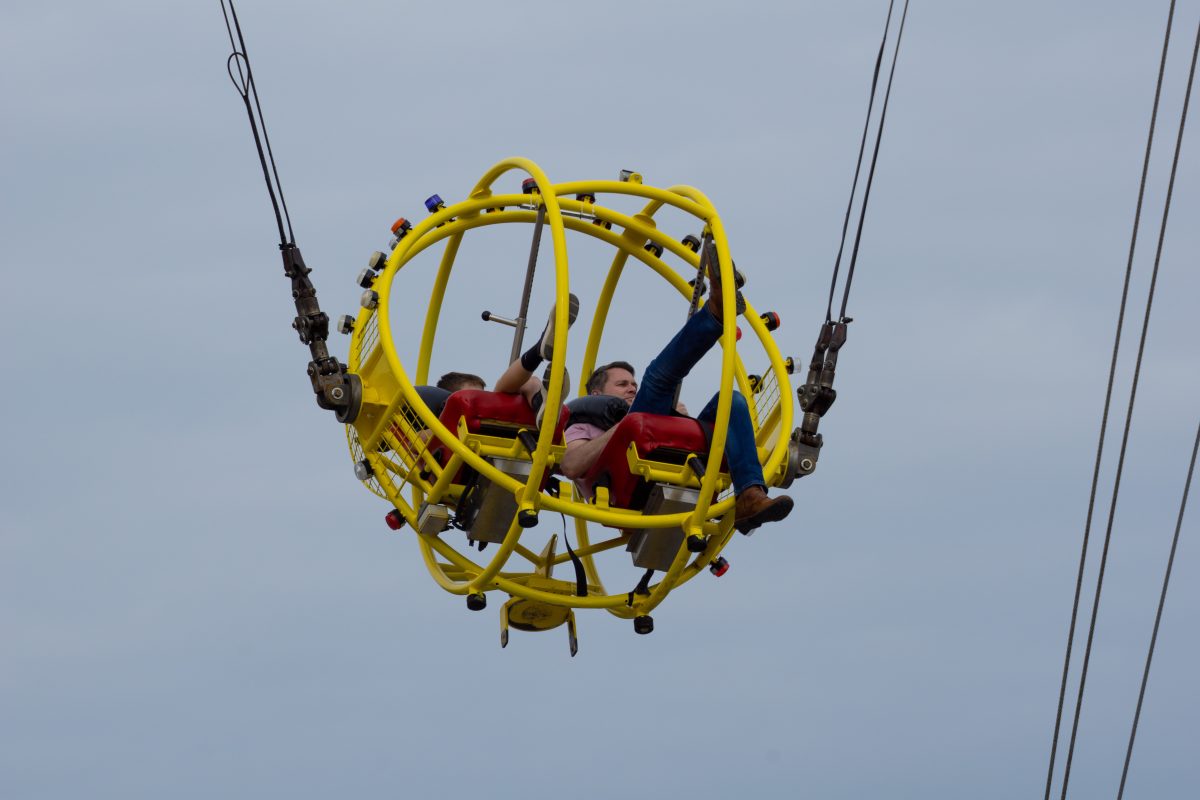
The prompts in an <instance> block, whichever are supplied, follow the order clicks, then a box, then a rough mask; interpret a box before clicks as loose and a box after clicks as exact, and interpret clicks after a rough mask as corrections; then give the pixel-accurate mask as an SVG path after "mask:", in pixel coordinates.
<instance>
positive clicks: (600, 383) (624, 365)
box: [587, 361, 637, 394]
mask: <svg viewBox="0 0 1200 800" xmlns="http://www.w3.org/2000/svg"><path fill="white" fill-rule="evenodd" d="M610 369H623V370H625V371H626V372H628V373H629V374H630V375H635V374H637V373H636V371H635V370H634V368H633V364H630V363H629V362H628V361H610V362H608V363H607V364H605V365H604V366H602V367H596V369H594V370H592V374H591V377H589V378H588V381H587V393H588V394H591V393H592V392H599V391H603V390H604V385H605V384H606V383H608V371H609V370H610Z"/></svg>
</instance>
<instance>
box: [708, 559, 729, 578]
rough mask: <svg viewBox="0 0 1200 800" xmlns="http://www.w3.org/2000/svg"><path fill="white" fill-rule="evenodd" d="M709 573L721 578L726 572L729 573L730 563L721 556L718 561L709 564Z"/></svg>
mask: <svg viewBox="0 0 1200 800" xmlns="http://www.w3.org/2000/svg"><path fill="white" fill-rule="evenodd" d="M708 571H709V572H711V573H712V574H713V575H716V576H717V577H718V578H719V577H721V576H722V575H724V574H725V573H726V572H729V562H728V561H727V560H725V557H724V556H720V557H718V558H717V560H716V561H714V562H712V563H711V564H709V566H708Z"/></svg>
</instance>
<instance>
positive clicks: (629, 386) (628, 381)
mask: <svg viewBox="0 0 1200 800" xmlns="http://www.w3.org/2000/svg"><path fill="white" fill-rule="evenodd" d="M587 390H588V394H606V395H608V396H610V397H620V398H621V399H622V400H624V401H625V402H627V403H631V402H633V396H634V395H635V394H637V379H635V378H634V377H633V365H632V364H630V363H629V362H628V361H611V362H609V363H607V364H605V365H604V366H602V367H597V368H596V369H595V371H594V372H592V376H591V377H590V378H588V382H587Z"/></svg>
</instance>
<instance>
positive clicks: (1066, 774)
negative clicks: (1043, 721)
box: [1062, 25, 1200, 800]
mask: <svg viewBox="0 0 1200 800" xmlns="http://www.w3.org/2000/svg"><path fill="white" fill-rule="evenodd" d="M1197 54H1200V25H1197V27H1196V42H1195V45H1194V46H1193V48H1192V62H1191V67H1190V69H1189V72H1188V81H1187V90H1186V91H1185V93H1184V97H1183V109H1182V110H1181V111H1180V115H1179V131H1178V133H1177V134H1176V137H1175V153H1174V155H1173V157H1172V159H1171V175H1170V179H1169V180H1168V182H1167V195H1166V198H1165V200H1164V201H1163V214H1162V223H1161V224H1160V226H1159V231H1158V243H1157V247H1156V248H1155V252H1154V268H1153V270H1151V273H1150V288H1149V291H1148V292H1147V295H1146V313H1145V316H1144V317H1143V319H1142V333H1141V337H1140V338H1139V340H1138V352H1137V360H1136V361H1135V363H1134V369H1133V384H1132V385H1131V386H1130V390H1129V406H1128V408H1127V409H1126V413H1125V429H1124V432H1123V433H1122V436H1121V453H1120V455H1119V456H1118V458H1117V472H1116V476H1115V477H1114V479H1113V492H1112V500H1111V503H1110V505H1109V510H1108V523H1107V526H1106V528H1105V532H1104V549H1103V550H1102V551H1101V555H1100V568H1099V571H1098V573H1097V576H1096V594H1095V598H1094V600H1093V602H1092V617H1091V621H1090V624H1089V626H1088V638H1087V646H1086V647H1085V648H1084V652H1083V666H1082V668H1081V670H1080V676H1079V694H1078V696H1077V698H1076V701H1075V718H1074V721H1073V723H1072V726H1071V743H1070V746H1069V747H1068V749H1067V763H1066V767H1065V768H1064V770H1063V789H1062V798H1063V800H1065V798H1066V796H1067V786H1068V784H1069V782H1070V779H1071V761H1072V759H1073V758H1074V755H1075V741H1076V737H1077V735H1078V733H1079V715H1080V711H1081V709H1082V707H1083V692H1084V688H1085V686H1086V685H1087V672H1088V663H1089V662H1090V660H1091V655H1092V644H1093V642H1094V640H1095V635H1096V619H1097V617H1098V615H1099V610H1100V592H1101V590H1102V589H1103V586H1104V570H1105V567H1106V566H1107V563H1108V549H1109V545H1110V544H1111V542H1112V529H1113V520H1114V518H1115V517H1116V511H1117V497H1118V494H1119V493H1120V489H1121V474H1122V472H1123V470H1124V467H1125V454H1126V452H1127V450H1128V446H1129V431H1130V428H1131V427H1132V424H1133V409H1134V403H1135V401H1136V400H1137V389H1138V381H1139V379H1140V377H1141V371H1142V357H1143V355H1144V353H1145V349H1146V338H1147V335H1148V333H1149V330H1150V314H1151V310H1152V308H1153V305H1154V292H1155V289H1156V287H1157V284H1158V270H1159V266H1160V265H1161V263H1162V250H1163V242H1164V240H1165V239H1166V235H1167V221H1168V219H1169V218H1170V214H1171V197H1172V195H1173V194H1174V191H1175V176H1176V173H1177V172H1178V169H1179V153H1180V151H1181V150H1182V148H1183V131H1184V128H1185V126H1186V124H1187V114H1188V106H1189V104H1190V101H1191V95H1192V84H1193V81H1194V78H1195V75H1196V56H1197Z"/></svg>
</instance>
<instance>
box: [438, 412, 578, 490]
mask: <svg viewBox="0 0 1200 800" xmlns="http://www.w3.org/2000/svg"><path fill="white" fill-rule="evenodd" d="M568 416H570V412H568V411H567V409H566V408H565V407H564V408H562V409H560V412H559V415H558V425H557V426H556V427H555V429H554V443H555V444H561V443H562V435H563V430H564V429H565V428H566V426H567V417H568ZM462 418H465V419H466V423H467V430H468V431H470V432H471V433H482V434H484V435H488V434H493V435H498V436H510V435H512V432H513V428H515V427H521V428H527V429H528V430H530V431H535V430H536V428H535V425H536V423H537V415H536V414H534V412H533V409H532V408H530V407H529V403H527V402H526V401H525V398H524V397H523V396H522V395H519V394H505V393H501V392H488V391H485V390H482V389H460V390H459V391H457V392H455V393H454V394H452V395H450V397H449V398H447V400H446V407H445V408H444V409H442V413H441V416H439V417H438V419H440V420H441V422H442V424H443V425H445V426H446V427H447V428H449V429H450V430H451V432H454V431H457V430H458V421H459V419H462ZM429 449H430V452H431V453H433V455H434V456H435V457H436V458H437V459H438V462H439V463H440V464H441V465H442V466H445V465H446V463H447V462H448V461H449V460H450V455H451V451H450V448H449V447H446V446H444V445H442V444H440V443H438V442H434V443H433V444H431V446H430V448H429ZM459 482H460V481H458V480H457V479H455V483H459Z"/></svg>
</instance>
